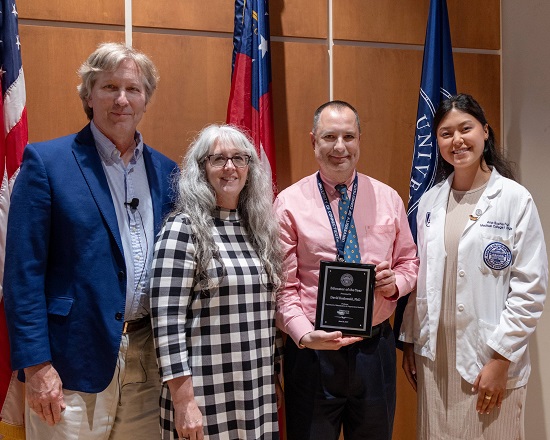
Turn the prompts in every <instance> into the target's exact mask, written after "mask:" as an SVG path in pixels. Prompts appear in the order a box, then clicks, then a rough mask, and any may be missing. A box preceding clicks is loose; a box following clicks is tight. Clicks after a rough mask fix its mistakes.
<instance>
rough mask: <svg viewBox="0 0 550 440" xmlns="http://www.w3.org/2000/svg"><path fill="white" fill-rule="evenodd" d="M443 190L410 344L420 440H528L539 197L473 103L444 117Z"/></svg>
mask: <svg viewBox="0 0 550 440" xmlns="http://www.w3.org/2000/svg"><path fill="white" fill-rule="evenodd" d="M434 127H435V131H434V133H435V135H436V136H437V141H438V144H439V151H440V156H439V164H438V167H439V168H438V182H439V183H438V184H437V185H436V186H435V187H434V188H432V189H431V190H430V191H428V192H427V193H426V194H425V195H424V196H423V197H422V199H421V202H420V205H419V208H418V217H417V222H418V231H417V234H418V236H417V243H418V253H419V257H420V269H419V274H418V281H417V290H416V292H415V293H413V294H412V295H411V297H410V298H409V302H408V305H407V308H406V310H405V315H404V318H403V326H402V329H401V335H400V339H401V340H402V341H403V342H404V356H403V369H404V371H405V374H406V376H407V379H408V380H409V382H410V383H411V385H412V386H413V388H414V389H415V390H417V396H418V416H417V434H418V437H417V438H418V439H434V438H438V439H447V438H449V439H451V438H452V439H468V440H471V439H495V440H497V439H498V440H506V439H523V438H524V433H523V431H524V429H523V412H524V406H525V405H524V404H525V392H526V384H527V380H528V378H529V373H530V370H531V364H530V361H529V350H528V343H529V339H530V337H531V335H532V334H533V332H534V331H535V327H536V324H537V321H538V319H539V317H540V315H541V313H542V308H543V303H544V299H545V296H546V288H547V281H548V260H547V256H546V248H545V244H544V237H543V233H542V227H541V224H540V220H539V216H538V213H537V209H536V207H535V204H534V202H533V199H532V197H531V194H529V192H528V191H527V190H526V189H525V188H524V187H523V186H521V185H520V184H518V183H516V182H515V181H514V180H513V173H512V170H511V167H510V164H509V163H508V162H507V161H506V160H505V159H504V158H503V156H502V155H501V153H500V151H499V150H498V149H497V147H496V146H495V139H494V133H493V130H492V129H491V127H490V126H489V124H488V123H487V120H486V118H485V115H484V112H483V110H482V109H481V107H480V106H479V104H478V103H477V102H476V101H475V100H474V99H473V98H472V97H471V96H469V95H463V94H461V95H457V96H453V97H451V98H450V99H448V100H446V101H444V102H442V103H441V105H440V107H439V109H438V110H437V112H436V114H435V117H434Z"/></svg>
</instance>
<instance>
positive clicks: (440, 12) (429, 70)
mask: <svg viewBox="0 0 550 440" xmlns="http://www.w3.org/2000/svg"><path fill="white" fill-rule="evenodd" d="M455 94H456V82H455V71H454V64H453V51H452V46H451V32H450V29H449V16H448V14H447V2H446V0H431V2H430V12H429V16H428V26H427V28H426V42H425V44H424V60H423V62H422V79H421V81H420V96H419V99H418V111H417V116H416V132H415V134H414V154H413V160H412V167H411V180H410V188H409V203H408V208H407V217H408V219H409V225H410V227H411V231H412V234H413V237H414V239H415V241H416V211H417V209H418V202H419V201H420V197H422V194H424V193H425V192H426V191H427V190H429V189H430V188H431V187H432V186H433V184H434V179H435V175H436V171H437V158H438V155H439V150H438V146H437V140H436V138H435V136H434V135H433V132H432V130H433V126H432V122H433V116H434V113H435V111H436V110H437V106H438V105H439V102H440V101H442V100H444V99H446V98H448V97H449V96H451V95H455Z"/></svg>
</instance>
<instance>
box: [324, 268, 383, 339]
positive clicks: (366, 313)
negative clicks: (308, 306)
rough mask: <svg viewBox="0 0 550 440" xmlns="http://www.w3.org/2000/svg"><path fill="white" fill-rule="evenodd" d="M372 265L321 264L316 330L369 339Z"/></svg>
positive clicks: (372, 279) (373, 274)
mask: <svg viewBox="0 0 550 440" xmlns="http://www.w3.org/2000/svg"><path fill="white" fill-rule="evenodd" d="M375 267H376V266H375V265H374V264H356V263H345V262H339V261H321V267H320V271H319V291H318V294H317V314H316V319H315V329H316V330H325V331H327V332H332V331H338V330H339V331H341V332H342V334H344V335H348V336H362V337H370V336H371V331H372V305H373V301H374V281H375Z"/></svg>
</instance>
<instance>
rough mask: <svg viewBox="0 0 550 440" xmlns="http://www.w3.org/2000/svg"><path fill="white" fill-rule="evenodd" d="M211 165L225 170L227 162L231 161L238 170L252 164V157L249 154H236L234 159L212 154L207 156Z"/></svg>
mask: <svg viewBox="0 0 550 440" xmlns="http://www.w3.org/2000/svg"><path fill="white" fill-rule="evenodd" d="M206 159H208V162H210V165H212V166H213V167H216V168H223V167H224V166H226V165H227V161H228V160H230V161H231V162H232V163H233V165H234V166H235V167H237V168H244V167H245V166H247V165H248V163H249V162H250V156H248V155H247V154H236V155H235V156H233V157H225V156H224V155H223V154H210V155H208V156H206Z"/></svg>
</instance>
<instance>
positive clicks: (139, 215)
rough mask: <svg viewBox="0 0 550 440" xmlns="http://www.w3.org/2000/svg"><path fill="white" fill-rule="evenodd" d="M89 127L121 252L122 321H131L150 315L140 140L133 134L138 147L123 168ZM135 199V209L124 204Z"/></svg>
mask: <svg viewBox="0 0 550 440" xmlns="http://www.w3.org/2000/svg"><path fill="white" fill-rule="evenodd" d="M90 126H91V129H92V134H93V135H94V139H95V144H96V148H97V151H98V152H99V156H100V157H101V163H102V165H103V169H104V171H105V175H106V177H107V182H108V184H109V189H110V191H111V197H112V198H113V203H114V206H115V212H116V216H117V221H118V229H119V231H120V236H121V239H122V248H123V250H124V260H125V263H126V282H127V284H126V309H125V313H124V320H125V321H132V320H135V319H138V318H140V317H142V316H145V315H147V314H149V298H148V295H147V292H148V289H147V286H148V285H149V268H150V266H151V260H152V256H153V244H154V239H155V237H154V229H153V224H154V220H153V203H152V201H151V191H150V189H149V181H148V180H147V172H146V170H145V162H144V160H143V139H142V136H141V134H140V133H139V132H137V131H136V134H135V140H136V145H137V146H136V148H135V150H134V152H133V155H132V158H131V159H130V162H128V165H125V164H124V161H123V160H122V158H121V156H120V152H119V151H118V150H117V149H116V147H115V145H114V144H113V143H112V142H111V141H110V140H109V139H108V138H107V137H106V136H105V135H104V134H103V133H101V131H99V129H98V128H97V127H96V126H95V125H94V123H93V121H92V122H91V124H90ZM134 198H137V199H139V204H138V206H137V208H135V209H134V208H132V207H131V206H129V205H128V204H127V203H129V202H131V201H132V199H134ZM125 203H126V204H125Z"/></svg>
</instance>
